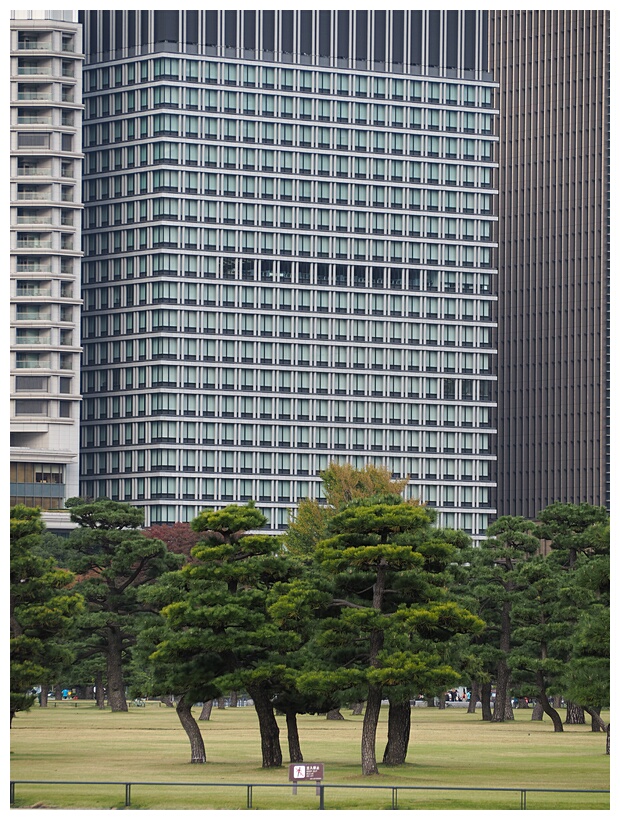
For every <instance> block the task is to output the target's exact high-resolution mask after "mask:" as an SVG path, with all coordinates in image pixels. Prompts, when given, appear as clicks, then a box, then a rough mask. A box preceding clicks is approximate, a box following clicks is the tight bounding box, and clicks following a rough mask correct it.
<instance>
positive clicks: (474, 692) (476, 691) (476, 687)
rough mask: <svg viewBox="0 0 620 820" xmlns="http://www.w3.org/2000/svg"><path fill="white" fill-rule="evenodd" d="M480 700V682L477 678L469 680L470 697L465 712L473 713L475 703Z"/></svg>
mask: <svg viewBox="0 0 620 820" xmlns="http://www.w3.org/2000/svg"><path fill="white" fill-rule="evenodd" d="M479 700H480V684H479V683H478V681H477V680H473V681H472V682H471V697H470V698H469V704H468V706H467V714H468V715H473V714H475V712H476V703H477V702H478V701H479Z"/></svg>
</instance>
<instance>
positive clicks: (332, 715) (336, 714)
mask: <svg viewBox="0 0 620 820" xmlns="http://www.w3.org/2000/svg"><path fill="white" fill-rule="evenodd" d="M326 717H327V720H344V715H342V714H341V713H340V709H330V710H329V712H328V713H327V715H326Z"/></svg>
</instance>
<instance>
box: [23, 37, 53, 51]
mask: <svg viewBox="0 0 620 820" xmlns="http://www.w3.org/2000/svg"><path fill="white" fill-rule="evenodd" d="M51 47H52V45H51V43H50V41H49V40H38V39H37V40H20V41H19V43H18V44H17V48H18V49H19V51H49V50H50V49H51Z"/></svg>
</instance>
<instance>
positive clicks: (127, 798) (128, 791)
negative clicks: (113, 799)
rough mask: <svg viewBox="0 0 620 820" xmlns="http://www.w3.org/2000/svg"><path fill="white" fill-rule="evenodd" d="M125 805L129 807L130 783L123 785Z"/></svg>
mask: <svg viewBox="0 0 620 820" xmlns="http://www.w3.org/2000/svg"><path fill="white" fill-rule="evenodd" d="M125 805H126V806H130V805H131V783H125Z"/></svg>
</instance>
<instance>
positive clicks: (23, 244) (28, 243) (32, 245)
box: [17, 237, 52, 250]
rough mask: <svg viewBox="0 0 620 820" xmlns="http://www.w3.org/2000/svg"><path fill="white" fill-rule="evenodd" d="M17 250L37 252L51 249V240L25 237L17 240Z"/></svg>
mask: <svg viewBox="0 0 620 820" xmlns="http://www.w3.org/2000/svg"><path fill="white" fill-rule="evenodd" d="M17 247H18V248H28V249H31V250H39V249H40V248H51V247H52V240H51V239H39V238H38V237H26V238H25V239H19V238H18V239H17Z"/></svg>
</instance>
